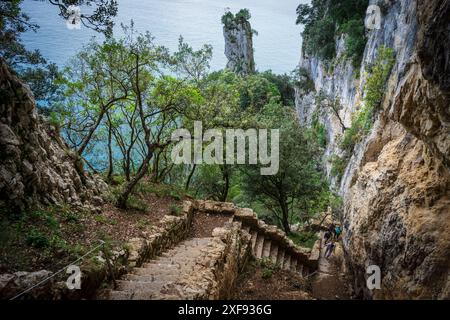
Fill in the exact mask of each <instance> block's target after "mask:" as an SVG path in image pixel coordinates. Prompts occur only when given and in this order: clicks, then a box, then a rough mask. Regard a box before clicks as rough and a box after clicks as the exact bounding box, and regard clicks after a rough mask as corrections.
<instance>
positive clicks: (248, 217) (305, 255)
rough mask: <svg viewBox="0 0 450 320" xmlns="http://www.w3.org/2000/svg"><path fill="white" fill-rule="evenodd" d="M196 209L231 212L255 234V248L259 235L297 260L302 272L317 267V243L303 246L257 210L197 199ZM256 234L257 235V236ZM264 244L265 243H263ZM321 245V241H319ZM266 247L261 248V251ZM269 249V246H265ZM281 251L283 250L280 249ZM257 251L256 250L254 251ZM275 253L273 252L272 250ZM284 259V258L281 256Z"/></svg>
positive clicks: (268, 254)
mask: <svg viewBox="0 0 450 320" xmlns="http://www.w3.org/2000/svg"><path fill="white" fill-rule="evenodd" d="M196 209H197V210H199V211H204V212H207V213H211V214H230V215H233V216H232V220H233V221H236V222H239V223H240V224H241V228H242V229H243V230H246V231H247V232H248V233H250V234H253V237H252V242H253V243H252V246H253V249H255V248H254V247H255V244H256V243H255V241H257V237H263V241H264V240H265V241H266V243H268V242H271V243H274V244H276V246H277V251H278V249H279V248H281V249H282V251H283V255H286V256H289V257H290V261H289V262H288V264H289V265H290V264H291V261H295V269H296V270H298V269H299V267H300V266H302V269H301V273H303V274H305V275H306V274H309V273H311V272H313V271H315V270H316V269H317V266H318V261H319V255H320V252H319V250H317V245H318V244H317V243H316V244H315V245H314V248H313V249H312V250H311V249H307V248H302V247H300V246H297V245H295V244H294V242H293V241H292V240H291V239H289V238H288V237H287V236H286V234H285V232H283V231H282V230H281V229H279V228H278V227H276V226H273V225H267V224H266V223H265V222H264V221H262V220H260V219H258V218H257V215H256V213H255V212H253V210H252V209H248V208H238V207H237V206H235V205H234V204H233V203H228V202H215V201H197V203H196ZM255 235H256V237H255ZM261 246H263V244H262V245H261ZM319 246H320V243H319ZM263 249H264V248H261V251H262V250H263ZM265 249H266V250H267V248H265ZM268 251H269V252H268V253H267V254H266V257H268V256H270V248H269V249H268ZM279 251H280V252H281V250H279ZM254 253H255V252H254ZM272 254H273V252H272ZM254 255H256V257H257V258H264V253H263V252H260V254H254ZM281 259H283V258H281ZM278 260H280V257H278V259H277V257H275V259H274V261H278Z"/></svg>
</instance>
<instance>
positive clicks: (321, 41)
mask: <svg viewBox="0 0 450 320" xmlns="http://www.w3.org/2000/svg"><path fill="white" fill-rule="evenodd" d="M368 4H369V1H368V0H313V1H312V2H311V4H300V5H299V6H298V7H297V21H296V22H297V24H302V25H304V26H305V28H304V31H303V52H304V53H306V54H309V55H314V56H317V57H319V58H321V59H324V60H326V61H330V60H332V59H333V58H334V57H335V56H336V45H335V39H336V37H338V36H340V35H343V34H344V35H345V36H346V40H345V49H346V52H345V55H346V57H347V58H349V59H350V60H351V61H352V63H353V65H354V66H355V67H358V66H359V64H360V62H361V59H362V55H363V52H364V47H365V44H366V41H367V39H366V36H365V33H364V17H365V13H366V9H367V6H368Z"/></svg>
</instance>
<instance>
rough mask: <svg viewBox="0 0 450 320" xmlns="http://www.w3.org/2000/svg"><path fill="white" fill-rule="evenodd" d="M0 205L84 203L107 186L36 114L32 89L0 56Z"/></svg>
mask: <svg viewBox="0 0 450 320" xmlns="http://www.w3.org/2000/svg"><path fill="white" fill-rule="evenodd" d="M0 101H1V103H0V150H1V151H0V152H1V153H0V154H1V155H0V205H1V206H2V207H6V208H7V209H9V210H23V209H25V208H27V207H31V206H34V205H39V204H44V205H47V204H57V203H60V204H62V203H66V204H72V205H77V206H81V205H83V204H84V203H86V204H87V203H88V202H89V201H90V200H92V198H93V197H95V196H97V197H96V201H97V202H99V201H101V199H100V198H99V197H98V195H100V194H101V192H102V191H103V190H104V189H105V188H106V184H105V183H104V182H102V181H101V180H100V179H99V178H96V177H94V176H92V175H90V174H89V173H87V172H84V171H83V169H82V164H81V163H79V164H78V168H77V164H76V163H77V162H76V161H75V160H74V155H73V154H72V151H70V149H69V148H68V146H67V145H66V143H65V142H64V140H63V139H62V138H61V137H60V136H59V133H58V132H57V130H56V128H55V127H53V126H50V125H48V124H46V123H45V122H44V121H43V119H42V118H41V117H40V116H39V115H38V114H37V111H36V108H35V101H34V98H33V94H32V93H31V91H30V89H29V88H28V86H26V85H24V84H23V82H22V81H21V80H20V79H18V78H17V77H16V76H14V75H13V74H12V73H11V72H10V71H9V69H8V67H7V65H6V64H5V63H4V61H3V60H2V59H0Z"/></svg>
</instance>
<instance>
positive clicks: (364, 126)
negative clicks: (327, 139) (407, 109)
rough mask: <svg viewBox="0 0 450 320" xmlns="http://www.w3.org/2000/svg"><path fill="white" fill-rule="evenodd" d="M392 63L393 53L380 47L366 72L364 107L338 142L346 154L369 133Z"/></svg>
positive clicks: (393, 59) (393, 60)
mask: <svg viewBox="0 0 450 320" xmlns="http://www.w3.org/2000/svg"><path fill="white" fill-rule="evenodd" d="M394 63H395V57H394V51H393V50H392V49H391V48H386V47H384V46H382V47H380V48H379V49H378V54H377V58H376V59H375V62H374V64H373V66H371V67H369V70H368V73H369V74H368V76H367V80H366V84H365V85H364V98H363V104H364V105H363V107H362V108H361V109H360V110H359V111H358V112H357V113H356V115H355V116H354V117H353V121H352V125H351V126H350V128H348V130H346V131H345V132H344V135H343V137H342V139H341V142H340V148H341V149H342V150H343V151H344V152H346V153H347V154H351V153H352V152H353V149H354V147H355V145H356V144H357V143H358V142H360V141H361V140H362V138H363V137H364V136H365V135H367V134H368V133H369V132H370V129H371V128H372V124H373V118H374V115H375V114H376V112H377V111H378V108H379V106H380V104H381V102H382V99H383V96H384V92H385V89H386V81H387V79H388V77H389V74H390V72H391V69H392V67H393V65H394Z"/></svg>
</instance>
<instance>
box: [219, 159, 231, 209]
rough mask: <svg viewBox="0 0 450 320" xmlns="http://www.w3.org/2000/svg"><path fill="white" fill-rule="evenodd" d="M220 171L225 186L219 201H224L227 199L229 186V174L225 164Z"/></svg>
mask: <svg viewBox="0 0 450 320" xmlns="http://www.w3.org/2000/svg"><path fill="white" fill-rule="evenodd" d="M222 173H223V180H224V181H225V186H224V188H223V190H222V195H221V199H220V201H222V202H225V201H227V197H228V189H229V188H230V174H229V172H228V168H227V167H225V166H224V167H223V169H222Z"/></svg>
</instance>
